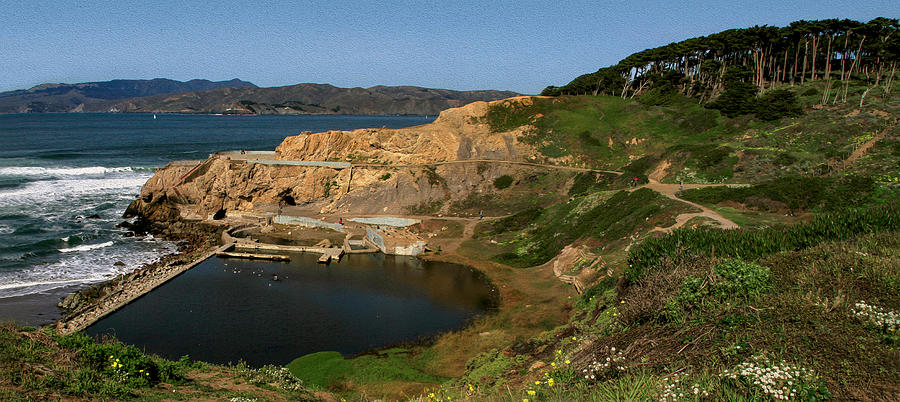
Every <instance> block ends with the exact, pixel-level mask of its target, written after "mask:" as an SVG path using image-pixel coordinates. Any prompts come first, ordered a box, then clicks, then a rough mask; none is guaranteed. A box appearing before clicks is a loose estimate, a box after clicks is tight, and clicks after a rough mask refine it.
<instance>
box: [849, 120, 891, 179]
mask: <svg viewBox="0 0 900 402" xmlns="http://www.w3.org/2000/svg"><path fill="white" fill-rule="evenodd" d="M897 123H898V120H895V121H894V122H893V123H891V125H889V126H887V127H886V128H885V129H884V130H882V131H881V132H880V133H878V134H877V135H876V136H875V137H873V138H872V139H871V140H868V141H866V142H865V143H864V144H862V145H860V147H859V148H856V150H855V151H853V153H852V154H850V157H849V158H847V159H846V160H844V163H843V164H841V168H840V170H844V169H846V168H847V167H849V166H850V165H852V164H853V163H854V162H856V160H857V159H859V158H861V157H863V156H864V155H865V154H866V152H868V151H869V148H872V146H874V145H875V143H876V142H878V141H881V140H883V139H884V138H885V137H887V135H888V133H889V132H891V130H893V129H894V127H896V126H897Z"/></svg>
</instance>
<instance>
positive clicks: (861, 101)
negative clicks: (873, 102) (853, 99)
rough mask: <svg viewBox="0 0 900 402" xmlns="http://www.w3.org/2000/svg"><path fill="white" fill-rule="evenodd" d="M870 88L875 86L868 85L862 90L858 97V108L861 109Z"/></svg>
mask: <svg viewBox="0 0 900 402" xmlns="http://www.w3.org/2000/svg"><path fill="white" fill-rule="evenodd" d="M872 88H875V87H869V88H866V92H863V94H862V96H861V97H860V98H859V108H860V109H862V107H863V101H864V100H866V95H868V94H869V91H871V90H872Z"/></svg>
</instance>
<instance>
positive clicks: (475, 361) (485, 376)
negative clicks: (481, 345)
mask: <svg viewBox="0 0 900 402" xmlns="http://www.w3.org/2000/svg"><path fill="white" fill-rule="evenodd" d="M513 363H514V361H513V360H512V359H510V358H509V357H507V356H506V355H505V354H503V352H502V351H500V350H492V351H488V352H485V353H482V354H480V355H478V356H475V357H473V358H471V359H469V361H468V362H466V374H465V376H463V377H462V378H461V379H460V382H461V383H468V384H475V385H477V386H479V387H482V386H491V385H493V384H494V383H495V382H496V381H497V380H499V379H500V378H502V374H503V373H504V372H506V370H507V369H509V368H510V367H511V366H512V365H513Z"/></svg>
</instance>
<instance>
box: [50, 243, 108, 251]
mask: <svg viewBox="0 0 900 402" xmlns="http://www.w3.org/2000/svg"><path fill="white" fill-rule="evenodd" d="M112 245H113V242H111V241H108V242H106V243H100V244H82V245H80V246H75V247H70V248H61V249H59V252H60V253H71V252H75V251H90V250H96V249H98V248H105V247H109V246H112Z"/></svg>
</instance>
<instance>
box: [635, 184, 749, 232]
mask: <svg viewBox="0 0 900 402" xmlns="http://www.w3.org/2000/svg"><path fill="white" fill-rule="evenodd" d="M649 180H650V182H649V183H647V184H644V185H643V186H640V187H638V188H641V187H647V188H649V189H651V190H653V191H656V192H658V193H660V194H662V195H664V196H666V197H669V198H671V199H673V200H676V201H680V202H683V203H685V204H688V205H690V206H693V207H695V208H697V209H699V210H700V211H701V212H693V213H688V214H681V215H678V216H676V217H675V224H674V225H672V226H669V227H667V228H660V227H657V228H654V229H653V230H652V231H654V232H657V231H658V232H671V231H673V230H675V229H678V228H680V227H682V226H684V224H685V223H687V221H689V220H691V218H695V217H698V216H703V217H707V218H710V219H713V220H715V221H717V222H719V225H720V227H721V228H722V229H738V228H739V227H740V226H738V225H737V224H736V223H734V222H732V221H731V220H729V219H727V218H725V217H724V216H722V215H720V214H719V213H718V212H716V211H713V210H711V209H709V208H707V207H704V206H703V205H700V204H697V203H694V202H690V201H688V200H684V199H681V198H678V197H677V196H676V195H675V193H677V192H678V191H681V185H680V184H663V183H660V182H659V181H657V180H656V179H654V178H651V179H649ZM725 185H726V184H685V185H684V189H691V188H701V187H721V186H725Z"/></svg>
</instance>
